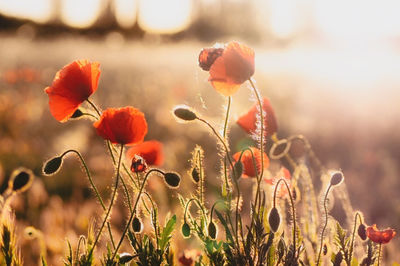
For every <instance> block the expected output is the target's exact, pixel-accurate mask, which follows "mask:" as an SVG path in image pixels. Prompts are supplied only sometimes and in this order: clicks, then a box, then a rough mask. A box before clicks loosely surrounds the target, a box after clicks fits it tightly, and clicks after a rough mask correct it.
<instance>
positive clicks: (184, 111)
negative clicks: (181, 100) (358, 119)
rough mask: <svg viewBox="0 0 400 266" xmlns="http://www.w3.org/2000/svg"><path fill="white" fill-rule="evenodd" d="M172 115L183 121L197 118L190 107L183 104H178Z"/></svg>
mask: <svg viewBox="0 0 400 266" xmlns="http://www.w3.org/2000/svg"><path fill="white" fill-rule="evenodd" d="M174 115H175V116H176V117H178V118H180V119H182V120H185V121H192V120H195V119H196V118H197V115H196V113H195V112H193V111H192V110H191V109H190V107H188V106H185V105H180V106H177V107H176V108H175V109H174Z"/></svg>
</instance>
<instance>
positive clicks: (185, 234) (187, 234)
mask: <svg viewBox="0 0 400 266" xmlns="http://www.w3.org/2000/svg"><path fill="white" fill-rule="evenodd" d="M182 235H183V237H185V238H188V237H190V226H189V225H188V224H187V223H186V222H185V223H184V224H183V225H182Z"/></svg>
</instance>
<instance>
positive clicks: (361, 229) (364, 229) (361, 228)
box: [357, 224, 367, 240]
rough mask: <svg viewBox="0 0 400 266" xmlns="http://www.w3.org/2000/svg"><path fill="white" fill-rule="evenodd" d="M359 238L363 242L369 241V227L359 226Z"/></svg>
mask: <svg viewBox="0 0 400 266" xmlns="http://www.w3.org/2000/svg"><path fill="white" fill-rule="evenodd" d="M357 233H358V236H359V237H360V238H361V239H362V240H366V239H367V227H366V226H365V224H360V225H359V226H358V230H357Z"/></svg>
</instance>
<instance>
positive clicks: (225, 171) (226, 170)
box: [222, 96, 232, 192]
mask: <svg viewBox="0 0 400 266" xmlns="http://www.w3.org/2000/svg"><path fill="white" fill-rule="evenodd" d="M231 102H232V97H231V96H229V97H228V104H227V106H226V116H225V123H224V131H223V133H222V137H223V139H224V140H226V133H227V131H228V122H229V113H230V110H231ZM226 164H227V162H226V158H224V177H225V190H226V191H227V192H228V191H229V188H228V185H229V183H228V168H227V165H226Z"/></svg>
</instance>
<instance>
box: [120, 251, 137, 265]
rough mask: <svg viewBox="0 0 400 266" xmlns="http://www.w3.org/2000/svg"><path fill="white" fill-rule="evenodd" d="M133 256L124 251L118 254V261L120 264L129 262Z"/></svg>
mask: <svg viewBox="0 0 400 266" xmlns="http://www.w3.org/2000/svg"><path fill="white" fill-rule="evenodd" d="M133 258H134V256H132V255H131V254H129V253H128V252H124V253H121V254H119V263H120V264H125V263H128V262H130V261H131V260H132V259H133Z"/></svg>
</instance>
